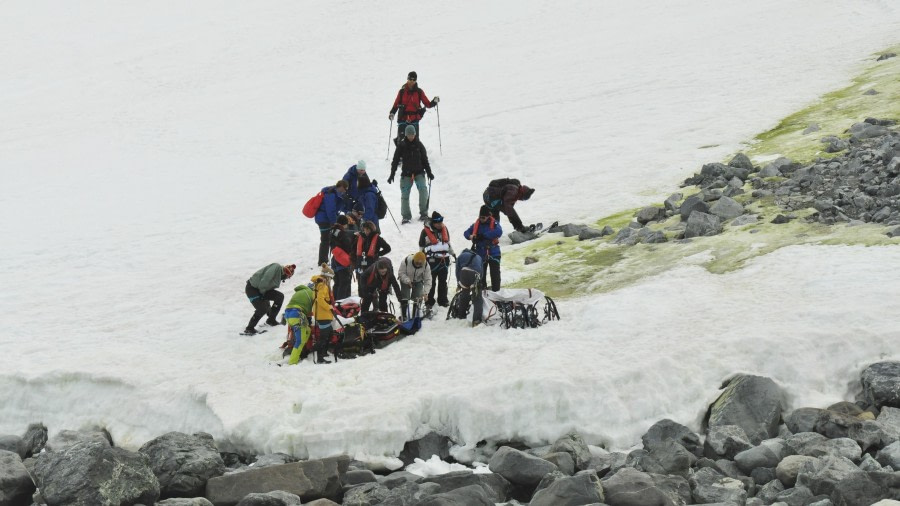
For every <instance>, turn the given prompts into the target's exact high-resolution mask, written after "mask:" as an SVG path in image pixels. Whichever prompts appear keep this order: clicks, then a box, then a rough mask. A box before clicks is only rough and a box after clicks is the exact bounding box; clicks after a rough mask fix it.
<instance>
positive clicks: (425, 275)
mask: <svg viewBox="0 0 900 506" xmlns="http://www.w3.org/2000/svg"><path fill="white" fill-rule="evenodd" d="M397 279H399V281H400V316H401V318H404V319H407V318H409V317H410V315H409V314H408V313H407V310H408V308H409V300H410V299H413V300H418V299H421V298H424V297H425V294H427V293H428V292H429V291H431V268H430V267H429V266H428V262H427V260H426V258H425V253H423V252H421V251H417V252H415V253H413V254H412V255H409V256H408V257H406V259H404V260H403V261H402V262H400V267H399V269H398V274H397Z"/></svg>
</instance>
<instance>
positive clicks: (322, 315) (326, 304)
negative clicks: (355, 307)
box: [311, 263, 334, 364]
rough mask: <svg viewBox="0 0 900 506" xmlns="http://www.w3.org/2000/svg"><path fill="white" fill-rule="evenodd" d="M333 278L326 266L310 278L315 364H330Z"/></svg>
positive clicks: (323, 265) (331, 272) (332, 273)
mask: <svg viewBox="0 0 900 506" xmlns="http://www.w3.org/2000/svg"><path fill="white" fill-rule="evenodd" d="M333 277H334V271H332V270H331V269H330V268H329V267H328V265H327V264H324V263H323V264H322V273H321V274H316V275H315V276H313V277H312V278H311V281H312V282H313V286H314V288H313V291H314V292H315V300H314V301H313V308H312V311H313V318H315V320H316V327H318V330H319V333H318V336H317V337H316V343H315V345H316V346H315V348H316V363H317V364H330V363H331V361H330V360H328V359H327V358H326V357H327V356H328V344H329V343H331V336H332V334H333V332H334V331H333V329H332V328H331V322H332V321H333V320H334V309H332V304H334V295H333V294H332V293H331V286H330V283H331V278H333Z"/></svg>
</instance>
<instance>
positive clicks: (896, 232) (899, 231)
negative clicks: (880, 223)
mask: <svg viewBox="0 0 900 506" xmlns="http://www.w3.org/2000/svg"><path fill="white" fill-rule="evenodd" d="M885 235H886V236H888V237H897V236H900V227H895V228H892V229H891V230H888V231H887V232H886V233H885Z"/></svg>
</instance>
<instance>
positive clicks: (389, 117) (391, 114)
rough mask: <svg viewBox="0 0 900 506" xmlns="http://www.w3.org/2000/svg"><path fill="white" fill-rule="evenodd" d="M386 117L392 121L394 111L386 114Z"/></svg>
mask: <svg viewBox="0 0 900 506" xmlns="http://www.w3.org/2000/svg"><path fill="white" fill-rule="evenodd" d="M388 119H389V120H391V121H394V113H390V114H388Z"/></svg>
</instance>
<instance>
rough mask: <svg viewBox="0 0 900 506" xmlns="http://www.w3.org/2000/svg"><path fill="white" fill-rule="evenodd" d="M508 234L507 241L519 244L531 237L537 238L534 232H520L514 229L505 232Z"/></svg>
mask: <svg viewBox="0 0 900 506" xmlns="http://www.w3.org/2000/svg"><path fill="white" fill-rule="evenodd" d="M507 235H508V236H509V241H510V242H511V243H513V244H520V243H523V242H528V241H530V240H532V239H537V237H538V236H537V234H535V233H534V232H529V231H524V232H520V231H518V230H514V231H512V232H510V233H509V234H507Z"/></svg>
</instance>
